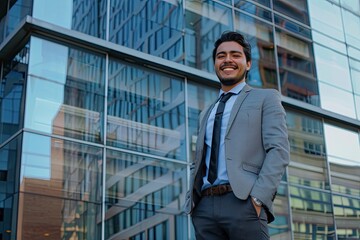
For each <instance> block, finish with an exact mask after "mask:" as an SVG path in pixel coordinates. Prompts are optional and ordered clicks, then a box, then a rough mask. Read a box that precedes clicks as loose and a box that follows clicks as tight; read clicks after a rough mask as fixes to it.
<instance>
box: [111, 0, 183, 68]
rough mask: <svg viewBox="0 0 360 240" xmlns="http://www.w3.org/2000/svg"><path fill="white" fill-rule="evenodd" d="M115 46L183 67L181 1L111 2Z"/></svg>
mask: <svg viewBox="0 0 360 240" xmlns="http://www.w3.org/2000/svg"><path fill="white" fill-rule="evenodd" d="M110 5H111V6H110V9H111V12H110V29H109V31H110V33H109V34H110V38H109V40H110V41H111V42H114V43H117V44H120V45H123V46H126V47H129V48H133V49H136V50H139V51H141V52H144V53H149V54H151V55H155V56H159V57H162V58H165V59H169V60H173V61H176V62H180V63H183V61H184V56H183V52H184V49H183V32H182V30H183V19H184V18H183V8H182V3H181V1H165V0H161V1H158V0H149V1H141V0H134V1H127V0H116V1H114V0H113V1H110Z"/></svg>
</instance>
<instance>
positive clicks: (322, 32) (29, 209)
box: [0, 0, 360, 240]
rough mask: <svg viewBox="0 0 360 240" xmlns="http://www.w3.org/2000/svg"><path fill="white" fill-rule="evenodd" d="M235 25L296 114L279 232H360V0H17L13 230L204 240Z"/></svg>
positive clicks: (298, 238)
mask: <svg viewBox="0 0 360 240" xmlns="http://www.w3.org/2000/svg"><path fill="white" fill-rule="evenodd" d="M226 30H235V31H238V32H241V33H243V34H244V35H246V37H247V38H248V39H249V41H250V44H251V46H252V57H253V62H252V68H251V70H250V72H249V76H248V80H247V82H248V84H250V85H251V86H253V87H259V88H274V89H277V90H278V91H280V92H281V94H282V101H283V105H284V107H285V109H286V112H287V126H288V130H289V141H290V145H291V161H290V165H289V166H288V168H287V171H286V174H285V175H284V177H283V179H282V181H281V184H280V186H279V188H278V194H277V197H276V199H275V201H274V211H275V216H276V219H275V221H274V222H272V223H271V224H270V225H269V230H270V235H271V239H275V240H276V239H278V240H282V239H286V240H287V239H293V240H303V239H359V238H360V159H359V156H360V47H359V46H360V1H359V0H316V1H312V0H308V1H307V0H205V1H193V0H173V1H169V0H166V1H165V0H147V1H145V0H134V1H125V0H88V1H83V0H68V1H62V0H61V1H60V0H55V1H51V3H50V1H47V0H17V1H15V0H5V1H1V2H0V64H1V65H0V67H1V69H0V79H1V84H0V239H4V240H10V239H54V240H55V239H84V240H85V239H90V240H91V239H94V240H95V239H96V240H98V239H104V240H105V239H134V240H135V239H139V240H140V239H194V233H193V227H192V224H191V219H190V217H189V216H187V215H185V214H184V213H183V212H182V205H183V203H184V200H185V196H184V195H185V193H186V191H187V189H188V186H189V182H188V178H189V173H190V168H191V163H192V161H193V156H194V153H195V142H196V138H197V129H198V126H199V123H198V116H199V114H200V113H201V111H202V110H203V109H204V108H205V107H206V106H208V105H209V104H211V103H212V102H213V101H214V100H215V99H216V98H217V95H218V88H219V82H218V81H217V80H216V76H215V74H214V71H213V60H212V48H213V44H214V41H215V40H216V39H217V38H218V37H219V35H220V34H221V33H222V32H223V31H226Z"/></svg>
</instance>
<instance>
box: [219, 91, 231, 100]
mask: <svg viewBox="0 0 360 240" xmlns="http://www.w3.org/2000/svg"><path fill="white" fill-rule="evenodd" d="M232 95H234V93H232V92H229V93H226V94H225V93H223V94H222V95H221V97H220V102H223V103H226V101H227V100H229V98H230V97H231V96H232Z"/></svg>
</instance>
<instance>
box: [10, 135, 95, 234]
mask: <svg viewBox="0 0 360 240" xmlns="http://www.w3.org/2000/svg"><path fill="white" fill-rule="evenodd" d="M101 176H102V151H101V149H99V148H97V147H91V146H88V145H85V144H78V143H74V142H70V141H66V140H61V139H56V138H50V137H45V136H41V135H36V134H30V133H25V134H24V139H23V150H22V163H21V174H20V181H21V182H20V197H19V216H18V227H17V236H18V237H19V238H21V239H40V238H42V237H49V239H83V240H85V239H94V240H95V239H100V234H101V231H100V230H101V196H102V191H101V189H102V177H101ZM44 214H46V217H44Z"/></svg>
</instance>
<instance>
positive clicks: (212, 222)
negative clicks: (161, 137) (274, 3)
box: [185, 32, 290, 240]
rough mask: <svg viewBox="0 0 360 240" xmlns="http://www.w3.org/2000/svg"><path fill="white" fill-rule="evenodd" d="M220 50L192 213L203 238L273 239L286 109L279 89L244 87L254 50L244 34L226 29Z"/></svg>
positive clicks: (189, 201) (203, 125) (189, 204)
mask: <svg viewBox="0 0 360 240" xmlns="http://www.w3.org/2000/svg"><path fill="white" fill-rule="evenodd" d="M214 46H215V48H214V50H213V59H214V68H215V71H216V75H217V76H218V78H219V80H220V82H221V89H220V93H219V99H218V100H217V102H216V103H214V104H212V106H210V108H208V109H205V111H203V113H202V114H201V116H200V128H199V133H198V139H197V144H196V153H195V163H194V165H193V168H192V171H191V179H190V180H191V181H190V190H189V192H188V193H187V195H186V202H185V212H186V213H188V214H191V217H192V221H193V225H194V228H195V235H196V238H197V239H206V240H211V239H219V240H224V239H244V240H255V239H256V240H262V239H269V233H268V226H267V223H270V222H272V221H273V220H274V215H273V209H272V206H273V201H274V198H275V195H276V191H277V188H278V185H279V183H280V180H281V178H282V175H283V173H284V171H285V168H286V166H287V165H288V163H289V159H290V157H289V142H288V135H287V128H286V120H285V111H284V108H283V107H282V105H281V100H280V94H279V92H278V91H276V90H274V89H254V88H251V87H250V86H249V85H247V84H246V83H245V79H246V76H247V73H248V71H249V69H250V67H251V47H250V44H249V43H248V42H247V41H246V40H245V39H244V37H243V36H242V35H241V34H239V33H236V32H225V33H223V34H222V36H221V37H220V38H219V39H218V40H217V41H216V42H215V45H214ZM224 94H225V96H227V95H229V94H230V95H229V98H228V100H227V101H226V100H224V99H225V96H222V95H224ZM224 104H225V107H224ZM219 105H222V107H219ZM218 108H219V109H220V108H221V110H218ZM219 118H220V119H221V120H219ZM218 122H220V123H218ZM218 124H220V125H218ZM216 126H218V127H216ZM213 134H214V135H213ZM215 135H217V136H215ZM217 138H218V140H216V139H217ZM214 159H215V160H214ZM213 166H214V167H215V170H214V167H213Z"/></svg>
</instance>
